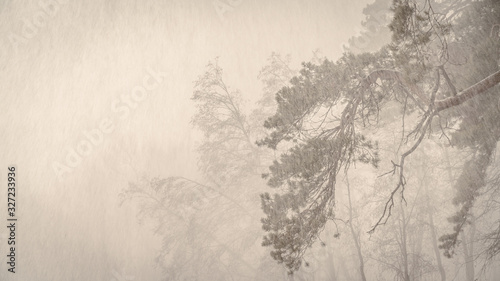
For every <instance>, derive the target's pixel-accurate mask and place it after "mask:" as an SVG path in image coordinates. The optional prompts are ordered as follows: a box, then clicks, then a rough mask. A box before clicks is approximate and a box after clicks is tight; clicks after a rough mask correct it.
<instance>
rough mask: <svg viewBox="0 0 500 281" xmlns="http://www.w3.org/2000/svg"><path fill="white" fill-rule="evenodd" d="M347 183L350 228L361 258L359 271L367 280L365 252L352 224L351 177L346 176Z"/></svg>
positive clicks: (362, 277) (363, 278) (364, 280)
mask: <svg viewBox="0 0 500 281" xmlns="http://www.w3.org/2000/svg"><path fill="white" fill-rule="evenodd" d="M346 184H347V197H348V199H349V228H350V230H351V236H352V239H353V240H354V246H356V252H357V254H358V259H359V273H360V275H361V280H362V281H366V276H365V262H364V259H363V254H362V252H361V245H360V241H359V232H356V231H355V230H354V227H353V225H352V201H351V186H350V184H349V179H348V178H347V176H346Z"/></svg>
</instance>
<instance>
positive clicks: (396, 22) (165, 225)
mask: <svg viewBox="0 0 500 281" xmlns="http://www.w3.org/2000/svg"><path fill="white" fill-rule="evenodd" d="M363 13H364V15H365V18H366V19H365V21H363V23H362V24H363V26H364V30H363V31H362V32H361V33H360V34H359V35H357V36H354V37H352V38H351V39H350V40H349V44H348V46H346V51H345V53H344V54H343V55H342V57H340V58H339V59H337V60H330V59H328V58H325V57H323V56H321V55H320V52H313V55H312V57H311V58H310V59H309V61H307V62H304V63H302V66H301V68H300V69H295V68H294V67H293V65H292V58H291V57H290V56H289V55H285V54H278V53H272V54H271V56H270V57H269V59H268V61H267V64H266V65H265V66H263V67H262V69H261V71H260V73H259V75H258V78H259V80H260V81H261V82H262V85H263V88H262V92H261V93H259V96H260V97H261V98H260V99H259V101H258V102H257V103H256V104H254V105H249V104H247V103H245V99H244V98H243V96H244V95H242V93H240V91H238V90H237V89H234V88H232V87H231V86H230V85H227V84H226V82H225V80H224V73H223V69H222V67H221V66H220V65H219V62H218V60H217V59H214V60H213V61H211V62H209V63H208V65H207V67H206V69H205V71H204V72H203V74H202V75H200V76H199V78H198V80H197V81H196V82H195V87H194V91H193V95H192V100H193V102H194V103H195V105H196V114H195V116H193V118H192V124H193V126H194V127H195V128H196V129H198V130H200V131H201V132H202V133H203V140H202V142H201V143H200V144H199V146H198V148H197V151H198V155H199V162H198V167H199V170H200V172H201V174H202V175H203V176H202V177H201V178H186V177H175V176H173V177H172V176H171V177H153V178H150V177H144V178H143V179H142V180H141V181H139V182H131V183H130V185H129V186H128V187H127V188H125V189H124V192H123V193H122V194H121V196H122V198H123V200H133V202H135V203H137V204H139V206H140V210H141V213H140V215H141V216H143V217H144V218H148V219H149V220H150V221H152V222H153V223H154V225H155V231H156V232H157V234H158V235H161V236H162V239H163V244H162V245H161V249H160V250H159V252H158V258H157V261H158V264H159V265H160V266H161V267H162V268H163V270H164V272H165V280H207V277H209V278H208V279H210V280H286V279H293V280H363V281H364V280H404V281H410V280H443V281H444V280H466V281H473V280H483V279H484V280H488V278H490V277H491V276H494V275H495V273H496V274H499V273H500V269H499V256H498V253H499V252H500V217H499V214H500V197H499V192H500V161H499V160H498V157H497V156H496V155H497V154H496V152H497V151H498V147H497V144H498V142H499V139H500V88H499V86H498V84H499V83H500V2H499V1H495V0H482V1H461V0H458V1H456V0H454V1H452V0H443V1H433V0H394V1H388V0H376V1H375V2H374V3H372V4H370V5H368V6H367V7H366V8H365V9H364V11H363ZM332 32H334V30H333V29H332ZM325 36H328V34H325ZM298 40H300V38H298ZM226 71H228V70H226ZM248 108H251V110H248ZM166 161H167V160H166Z"/></svg>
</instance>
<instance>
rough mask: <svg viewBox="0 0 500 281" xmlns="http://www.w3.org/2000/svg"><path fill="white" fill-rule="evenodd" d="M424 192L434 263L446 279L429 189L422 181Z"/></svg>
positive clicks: (444, 280)
mask: <svg viewBox="0 0 500 281" xmlns="http://www.w3.org/2000/svg"><path fill="white" fill-rule="evenodd" d="M424 188H425V194H426V197H427V200H426V201H427V216H428V219H429V228H430V232H431V238H432V248H433V249H434V255H436V263H437V267H438V270H439V275H441V281H446V271H445V270H444V267H443V263H442V261H441V253H440V252H439V247H438V240H437V234H436V226H435V225H434V217H433V215H432V206H431V204H430V202H429V201H430V198H429V191H428V189H427V184H425V183H424Z"/></svg>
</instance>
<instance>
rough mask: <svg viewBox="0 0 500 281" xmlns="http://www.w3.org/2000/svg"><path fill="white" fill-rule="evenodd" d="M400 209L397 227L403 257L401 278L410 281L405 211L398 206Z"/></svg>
mask: <svg viewBox="0 0 500 281" xmlns="http://www.w3.org/2000/svg"><path fill="white" fill-rule="evenodd" d="M400 209H401V214H400V216H401V218H400V219H399V227H400V232H399V233H400V234H401V244H400V248H401V254H402V255H403V274H404V276H403V278H404V280H405V281H410V274H409V271H408V249H407V245H406V244H407V241H406V240H407V234H406V217H405V211H404V208H403V205H402V204H400Z"/></svg>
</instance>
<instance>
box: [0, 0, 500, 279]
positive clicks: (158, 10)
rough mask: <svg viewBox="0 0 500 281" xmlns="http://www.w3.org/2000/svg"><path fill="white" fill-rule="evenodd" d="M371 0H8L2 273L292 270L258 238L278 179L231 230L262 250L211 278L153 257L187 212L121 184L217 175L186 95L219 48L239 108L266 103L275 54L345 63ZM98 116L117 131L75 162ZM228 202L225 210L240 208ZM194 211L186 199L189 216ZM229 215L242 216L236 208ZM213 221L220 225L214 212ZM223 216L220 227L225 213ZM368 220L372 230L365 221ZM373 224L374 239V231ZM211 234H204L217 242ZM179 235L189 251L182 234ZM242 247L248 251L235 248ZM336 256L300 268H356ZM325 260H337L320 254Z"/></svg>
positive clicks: (458, 269)
mask: <svg viewBox="0 0 500 281" xmlns="http://www.w3.org/2000/svg"><path fill="white" fill-rule="evenodd" d="M372 2H374V1H370V0H366V1H365V0H363V1H347V0H346V1H344V0H338V1H321V0H313V1H303V0H292V1H246V0H242V1H224V0H220V1H212V0H199V1H177V0H172V1H148V0H146V1H139V0H138V1H129V0H127V1H117V0H110V1H60V2H57V1H55V0H54V1H48V0H40V1H9V0H4V1H1V3H0V22H1V23H0V44H1V45H0V47H1V55H2V56H1V58H0V60H1V61H0V84H1V85H2V87H1V88H2V92H1V97H2V102H1V103H0V112H1V118H0V130H1V131H0V144H1V148H0V159H1V160H0V161H1V165H0V168H1V169H2V171H3V172H1V173H0V179H1V180H2V186H3V185H4V183H6V177H7V169H6V168H7V167H8V166H9V165H15V166H16V169H17V174H16V175H17V176H16V177H17V192H16V201H17V202H16V203H17V204H16V214H17V218H18V221H17V228H16V273H15V274H11V273H9V272H8V271H7V268H8V266H7V264H6V262H5V261H6V257H5V254H4V253H6V252H7V249H8V246H7V243H6V242H5V240H6V239H7V237H8V236H7V235H8V233H7V229H6V228H5V227H2V228H0V229H1V230H0V243H1V244H0V253H1V256H2V258H1V259H0V280H106V281H109V280H119V281H122V280H279V278H283V279H288V278H291V277H290V276H288V275H287V274H286V269H284V268H283V266H281V265H278V264H277V263H276V262H275V261H274V260H273V259H271V258H270V256H269V249H268V248H264V247H261V246H260V244H261V242H262V236H263V235H264V232H263V231H262V233H258V231H260V229H261V225H260V218H261V217H263V213H262V211H261V210H260V201H259V200H260V199H259V197H258V194H259V192H261V191H262V192H264V191H266V192H272V191H271V190H270V189H267V190H266V187H265V181H263V182H264V186H262V185H259V187H256V188H255V192H256V194H257V197H255V198H253V199H248V200H249V201H252V200H253V201H255V202H253V201H252V202H251V203H248V205H245V206H246V207H248V208H253V209H251V212H252V215H253V216H255V217H256V218H257V219H256V220H255V219H253V217H252V219H249V218H248V217H245V216H242V217H241V221H243V222H242V225H241V228H240V230H229V229H228V230H227V233H228V234H227V235H228V236H231V235H234V234H235V233H236V234H237V235H238V233H241V235H242V236H243V235H244V234H245V233H247V227H252V229H254V230H255V231H257V232H256V233H257V234H256V235H255V237H256V238H258V239H257V240H251V242H249V243H250V244H251V245H250V246H247V248H250V249H251V250H249V252H251V253H248V254H242V255H241V259H242V260H244V263H245V264H247V266H241V265H240V267H238V269H235V270H234V271H232V270H229V269H228V270H227V272H226V273H227V275H225V273H219V272H214V273H213V274H214V275H213V276H206V277H205V278H204V279H196V278H200V277H199V276H198V277H193V276H190V275H189V274H187V273H185V274H184V275H183V274H182V269H181V268H180V267H179V268H178V271H179V272H181V274H179V272H176V274H178V275H176V276H177V277H176V278H178V279H173V278H172V277H171V276H173V273H172V275H169V273H168V270H172V268H169V269H168V270H165V268H162V265H165V264H173V263H172V262H171V261H170V260H169V259H168V257H165V256H163V258H164V259H163V260H162V259H160V260H159V259H158V255H159V253H161V251H162V243H163V240H164V239H171V240H172V241H174V240H175V239H177V238H175V236H168V237H169V238H165V237H167V235H166V234H165V231H166V230H165V229H170V231H171V232H172V233H176V231H179V232H177V233H178V234H179V235H180V236H181V237H182V236H184V235H185V232H182V231H184V230H182V227H183V224H182V223H181V221H183V218H184V217H182V216H181V218H180V219H179V218H174V217H175V216H173V217H172V218H170V217H169V218H166V219H165V220H166V221H164V222H163V226H162V227H163V228H162V230H158V228H157V223H156V219H158V218H157V217H153V218H151V217H148V216H141V215H140V214H141V211H143V210H144V206H141V204H139V203H138V202H137V201H134V200H133V199H130V198H129V199H127V200H125V202H123V200H122V199H123V197H120V194H123V192H124V190H126V189H127V188H128V187H129V186H130V185H129V184H130V183H140V182H143V181H144V180H145V179H153V178H155V177H158V178H163V179H165V178H168V177H173V176H179V177H184V178H188V179H193V180H196V181H198V182H200V183H202V184H207V185H208V183H206V182H204V180H205V178H204V175H203V172H202V171H200V169H199V165H198V164H199V161H198V159H199V153H198V152H197V148H198V147H199V145H200V144H201V143H203V140H204V135H203V132H201V131H200V130H199V129H197V128H195V127H194V126H193V123H192V122H191V120H192V118H193V116H195V115H196V113H197V108H196V106H195V104H196V103H195V101H193V100H192V99H191V98H192V97H193V92H194V89H195V87H196V86H195V81H197V80H198V79H199V77H200V76H201V75H203V74H204V73H205V71H207V64H208V63H209V62H215V61H216V62H217V65H218V67H220V68H221V69H223V71H224V72H223V80H224V82H225V83H226V85H228V86H229V88H230V89H231V90H238V91H239V93H241V97H242V103H241V104H242V107H241V112H244V113H246V114H250V113H251V112H252V110H254V109H255V108H259V105H258V103H257V102H258V101H259V100H260V99H261V98H262V94H263V91H265V90H264V89H265V84H264V83H263V81H262V79H259V73H261V71H262V70H263V68H264V67H265V66H266V65H268V64H269V61H270V58H273V54H279V56H281V58H285V57H286V56H289V58H290V59H289V61H288V65H289V67H290V68H291V69H293V70H294V71H296V72H295V73H297V71H298V70H299V69H300V67H301V63H302V62H303V61H310V60H312V59H314V58H316V59H320V58H323V57H326V58H328V59H329V60H332V61H336V60H337V59H338V58H340V57H341V56H342V54H343V52H344V51H345V50H346V49H347V47H348V45H349V42H350V43H351V44H352V43H353V38H355V37H356V36H361V35H363V34H365V35H366V32H367V31H366V26H363V25H362V22H363V21H366V14H363V9H364V8H365V7H366V6H367V5H368V4H371V3H372ZM41 3H42V4H41ZM43 3H45V4H43ZM47 3H48V4H47ZM228 3H229V4H228ZM384 3H386V4H388V5H387V11H388V10H389V7H390V1H385V2H384ZM228 5H229V6H228ZM228 7H229V8H228ZM221 9H227V10H221ZM42 13H45V16H43V14H42ZM39 20H40V21H41V22H39V25H36V24H35V23H36V22H37V21H39ZM388 20H389V21H390V18H389V19H388ZM381 24H383V23H381ZM386 24H387V23H386ZM369 38H370V40H371V42H370V45H369V46H367V45H363V46H362V47H363V48H364V49H365V50H369V51H374V50H376V49H378V48H379V47H380V46H382V45H384V44H387V43H389V42H390V40H391V37H390V33H389V31H388V28H387V29H385V31H383V32H380V34H378V35H377V37H375V36H369ZM349 40H351V41H349ZM354 41H355V40H354ZM351 47H353V46H351ZM358 51H359V50H358ZM497 51H498V50H497ZM493 52H494V51H493ZM275 58H276V56H275ZM151 73H156V74H158V73H160V76H162V77H163V78H162V79H159V80H154V79H153V80H151V79H150V78H151V77H152V76H151ZM294 75H295V74H294ZM145 79H147V81H149V82H153V81H156V82H158V83H157V84H155V85H156V86H155V87H154V89H152V90H148V91H147V95H146V97H145V98H144V99H143V100H141V101H139V102H134V103H133V105H129V104H127V103H126V102H124V101H123V99H124V96H130V94H131V92H132V91H133V90H134V89H135V87H137V86H141V85H144V81H145ZM125 98H127V97H125ZM119 107H121V108H122V110H125V109H123V107H126V108H128V109H127V112H128V113H127V114H126V115H125V113H124V111H120V109H119ZM389 115H390V114H389ZM389 117H390V116H389ZM103 120H107V121H110V122H111V124H112V126H113V131H112V132H111V133H102V141H100V140H99V142H98V143H97V144H91V145H90V152H89V153H88V155H86V156H82V157H77V158H81V159H79V160H78V161H76V160H75V159H73V160H75V161H76V162H75V163H77V164H75V165H74V167H73V166H72V164H71V163H69V162H71V161H72V160H71V157H72V156H71V155H74V152H75V151H76V150H77V147H78V146H79V144H80V143H82V141H85V140H87V141H88V137H87V135H88V134H91V132H93V131H95V130H96V129H98V128H100V126H101V123H102V122H103ZM395 128H396V127H395ZM89 132H90V133H89ZM374 134H375V135H376V134H377V133H376V132H374ZM256 140H257V139H255V141H256ZM253 141H254V140H253ZM278 156H279V155H276V157H278ZM420 157H422V158H426V157H427V156H425V155H421V156H420ZM451 157H452V160H453V162H458V161H459V160H460V157H459V156H456V155H455V154H452V156H451ZM497 162H498V160H497ZM497 162H495V163H497ZM457 165H458V164H457ZM61 167H62V169H63V170H60V169H61ZM4 169H5V170H4ZM58 171H59V172H58ZM62 171H64V172H62ZM383 171H385V170H383ZM353 173H354V174H356V175H359V177H357V178H356V179H355V180H353V182H351V184H352V185H356V184H357V188H361V187H360V186H362V185H363V183H364V184H371V185H374V184H375V183H374V181H375V180H374V178H373V175H375V174H371V172H369V171H368V170H366V171H364V170H363V168H362V167H361V168H360V169H359V170H358V171H357V172H353ZM378 174H380V173H378ZM365 175H366V178H365V179H364V181H363V177H364V176H365ZM375 176H376V175H375ZM257 178H258V177H257ZM241 188H242V189H245V190H249V189H251V188H252V186H251V185H250V184H247V185H243V186H242V187H241ZM205 192H206V191H205ZM219 192H220V193H222V194H225V195H226V196H229V197H231V196H233V195H234V194H235V193H238V192H235V191H225V190H224V189H221V190H219ZM231 192H233V193H231ZM203 194H205V193H203ZM217 194H219V193H217V192H215V193H214V192H212V191H211V192H208V193H207V195H206V196H205V195H204V196H205V197H206V198H205V199H201V200H202V201H203V200H208V201H210V200H213V201H211V202H218V201H217V200H222V201H221V202H225V201H224V200H225V199H220V197H217V196H218V195H217ZM339 194H340V195H337V196H339V197H340V196H342V194H343V195H346V191H345V190H344V191H339ZM219 195H220V194H219ZM380 196H382V195H380ZM207 198H208V199H207ZM214 198H215V199H214ZM360 198H362V196H361V195H360V197H359V198H358V199H359V200H361V199H360ZM240 199H241V198H240ZM240 199H236V200H240ZM241 200H244V199H241ZM6 202H7V199H6V192H4V191H2V192H1V193H0V206H2V210H3V209H4V208H6ZM203 202H205V201H203ZM238 202H240V201H238ZM204 204H210V203H206V202H205V203H204ZM225 204H229V205H230V203H227V202H225V203H220V205H216V204H215V203H214V206H220V209H219V210H218V211H217V210H214V211H213V213H214V214H217V212H222V213H224V210H225V209H224V208H226V207H227V206H229V205H225ZM242 204H244V203H242ZM346 204H347V203H346ZM214 206H212V207H213V208H216V207H214ZM344 206H345V205H344ZM449 206H451V203H450V205H449ZM212 207H210V208H212ZM207 208H208V207H207ZM227 208H228V211H227V212H232V211H231V208H230V207H227ZM450 208H451V207H450ZM203 210H204V212H207V210H211V209H209V208H208V209H203ZM360 210H361V208H360ZM191 211H192V210H191ZM191 211H183V210H179V212H180V214H183V213H186V212H191ZM192 212H194V213H196V210H195V211H192ZM360 212H362V211H360ZM452 213H453V210H448V211H446V210H445V211H444V213H441V214H442V215H441V216H440V217H442V218H441V219H442V221H443V222H441V221H440V222H436V224H438V225H439V224H440V223H443V224H444V221H446V215H451V214H452ZM196 214H197V213H196ZM492 216H493V217H494V216H495V215H494V214H493V215H492ZM496 216H497V217H498V213H497V214H496ZM375 217H376V214H374V215H373V216H372V214H371V215H370V217H369V218H366V220H367V222H366V225H370V224H373V220H376V219H375ZM6 219H7V214H6V212H4V211H2V212H0V221H2V222H6ZM186 220H187V219H186ZM233 220H234V221H238V217H236V218H233ZM370 220H371V223H370ZM226 223H227V222H226ZM337 223H341V222H337ZM214 224H218V222H217V219H215V220H214ZM221 225H225V224H224V222H222V223H221ZM215 228H216V227H215ZM195 229H196V228H195ZM346 229H347V228H346ZM450 229H451V227H450ZM368 230H369V228H367V229H364V228H361V232H362V233H366V232H367V231H368ZM155 231H156V233H155ZM338 231H339V230H338V228H336V227H335V226H334V225H329V226H328V227H327V228H326V229H325V232H327V233H328V235H330V236H331V235H333V234H334V233H337V232H338ZM167 232H168V231H167ZM340 232H342V231H340ZM187 233H189V231H188V232H187ZM200 233H201V232H200ZM200 233H197V234H200ZM214 233H215V234H214ZM223 233H224V230H222V231H221V230H220V229H217V231H216V232H213V233H212V234H214V235H215V237H217V239H220V241H219V240H217V239H215V240H217V241H219V242H218V243H219V244H220V242H222V243H223V244H224V243H225V242H226V240H228V237H224V235H223ZM348 233H349V232H348V230H346V231H344V232H343V233H342V234H341V239H339V240H335V239H330V238H325V239H324V240H325V241H327V242H326V243H327V244H328V245H329V246H330V245H333V244H336V245H333V246H332V247H333V248H335V250H333V248H328V250H326V251H331V252H332V253H337V252H345V250H342V249H343V248H342V245H344V246H346V245H347V246H346V247H347V248H349V247H350V246H349V245H350V244H348V243H351V241H349V240H348V235H349V234H348ZM442 234H444V233H442ZM324 235H326V234H324ZM231 237H232V236H231ZM366 237H367V239H368V240H366V242H365V243H369V242H370V241H373V239H375V240H376V239H378V238H379V237H371V236H370V237H368V236H366ZM179 239H181V238H179ZM329 239H330V240H329ZM343 239H345V240H343ZM210 241H211V240H210ZM332 241H335V242H332ZM210 243H212V242H207V244H206V245H207V247H208V248H210V247H209V246H210V245H211V244H210ZM228 243H229V242H228ZM315 245H316V244H315ZM179 247H180V249H182V244H181V246H179ZM229 247H230V248H231V247H233V246H229ZM315 247H317V249H315V250H311V251H312V253H314V255H315V256H319V257H321V255H330V254H324V253H322V252H321V251H324V250H322V248H321V246H317V245H316V246H315ZM367 247H368V248H369V246H367ZM424 247H425V246H424ZM375 248H376V247H375ZM198 249H200V248H198ZM231 249H233V248H231ZM369 249H372V248H369ZM186 251H187V250H186ZM207 251H210V250H207ZM232 251H233V252H234V251H236V252H237V253H239V252H238V251H239V250H234V249H233V250H232ZM241 251H243V250H241ZM243 252H245V251H243ZM383 254H384V253H382V255H383ZM385 254H386V255H390V253H385ZM335 255H336V254H332V257H331V258H332V259H334V260H335V270H336V272H337V273H336V274H337V275H336V277H335V278H337V279H324V278H327V277H324V275H322V273H314V272H313V270H314V271H315V272H319V271H321V269H318V268H315V267H312V269H309V270H308V269H307V268H306V269H303V272H301V273H299V274H298V275H296V276H297V277H296V280H350V278H353V280H354V279H355V277H353V276H355V275H354V274H355V273H354V272H356V268H357V265H356V264H355V263H354V262H353V261H355V259H356V258H355V256H354V255H346V256H342V255H340V256H335ZM374 255H375V254H374ZM167 256H168V255H167ZM214 257H219V258H220V261H221V264H230V263H231V262H230V261H231V260H232V259H234V258H232V257H228V256H224V253H221V254H220V255H214ZM266 259H267V260H266ZM311 259H313V258H311ZM443 259H445V258H444V257H443ZM186 260H187V261H189V259H186ZM316 260H319V258H316ZM322 262H324V259H323V260H322ZM378 262H381V263H388V261H385V260H384V261H380V260H379V261H378ZM446 262H449V264H448V265H447V266H448V267H447V269H450V270H449V271H448V276H449V278H448V280H466V279H465V277H464V274H465V273H464V272H465V269H464V262H463V259H462V260H460V257H456V258H455V259H454V260H452V261H446ZM242 263H243V262H242ZM204 264H209V265H207V268H211V266H212V265H211V264H210V263H209V262H208V261H207V263H203V262H199V261H198V263H197V264H196V266H198V267H199V266H203V265H204ZM262 264H269V268H271V269H268V268H263V267H262ZM493 264H494V266H492V268H493V269H491V268H490V269H488V270H487V271H484V272H482V273H481V265H478V270H477V271H476V273H477V276H478V277H477V278H479V279H478V280H494V279H493V278H494V276H499V274H500V271H499V269H498V258H497V260H496V264H495V262H493ZM369 266H372V267H371V269H369V271H368V274H369V276H367V277H370V278H368V280H386V279H384V278H386V277H384V276H391V275H390V274H389V275H383V274H381V275H378V274H379V273H376V272H378V271H377V270H381V269H380V267H379V266H378V265H377V261H375V260H374V259H373V260H370V261H368V262H367V267H369ZM422 266H427V265H422ZM428 266H429V268H431V267H432V265H428ZM342 267H344V268H349V270H350V271H351V272H352V276H350V277H349V275H348V274H347V273H346V272H347V270H346V272H342V269H341V268H342ZM186 268H189V267H186ZM217 268H222V266H217ZM230 268H231V266H230ZM235 268H236V267H235ZM240 268H243V269H241V270H240ZM321 268H328V265H324V263H322V266H321ZM186 270H189V271H191V270H192V269H186ZM220 270H221V272H225V271H224V269H220ZM253 271H255V272H257V271H259V272H260V273H264V274H262V275H263V276H262V275H259V274H257V273H255V272H253ZM381 271H384V270H381ZM429 271H432V270H431V269H429ZM202 272H203V271H202ZM267 272H271V273H272V274H271V273H269V274H266V273H267ZM436 272H437V271H436ZM436 272H435V274H436V275H427V277H425V276H424V277H420V278H421V279H418V280H438V279H433V278H439V277H437V276H439V274H438V273H436ZM481 274H482V275H481ZM169 276H170V277H169ZM170 278H172V279H170ZM300 278H302V279H300ZM376 278H377V279H376ZM425 278H427V279H425ZM356 280H357V279H356ZM416 280H417V279H416Z"/></svg>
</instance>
